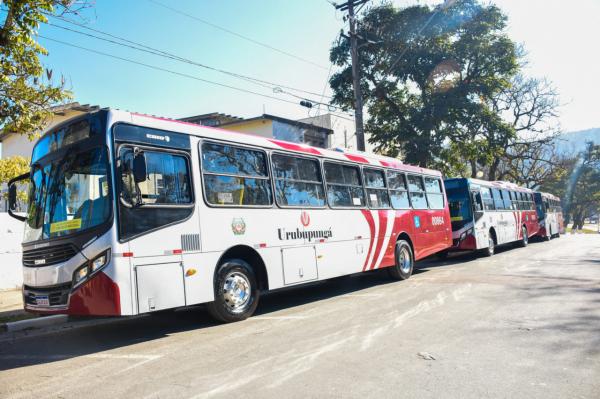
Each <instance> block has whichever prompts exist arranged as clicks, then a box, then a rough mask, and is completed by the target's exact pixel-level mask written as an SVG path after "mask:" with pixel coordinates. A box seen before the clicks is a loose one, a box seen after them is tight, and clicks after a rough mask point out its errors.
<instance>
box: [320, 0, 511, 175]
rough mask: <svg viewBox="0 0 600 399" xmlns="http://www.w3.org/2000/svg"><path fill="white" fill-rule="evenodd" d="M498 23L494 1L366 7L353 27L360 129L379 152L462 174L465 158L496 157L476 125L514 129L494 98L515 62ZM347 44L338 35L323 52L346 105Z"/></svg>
mask: <svg viewBox="0 0 600 399" xmlns="http://www.w3.org/2000/svg"><path fill="white" fill-rule="evenodd" d="M505 26H506V16H505V15H504V14H502V12H501V11H500V9H498V8H497V7H496V6H493V5H482V4H480V3H479V2H477V1H476V0H457V1H456V2H453V3H452V4H451V5H449V6H445V5H443V6H438V7H436V8H433V9H432V8H429V7H427V6H413V7H408V8H404V9H396V8H394V7H392V6H391V5H385V4H384V5H382V6H378V7H374V8H371V9H370V10H368V11H367V12H366V13H365V14H364V16H363V17H362V20H361V21H359V23H358V29H357V31H358V32H357V33H358V35H359V38H362V40H363V43H361V48H360V71H361V78H362V81H361V85H362V87H361V88H362V91H363V94H364V99H365V104H366V105H367V107H368V115H369V120H368V122H367V123H366V131H367V132H368V133H369V134H370V142H371V143H373V144H375V145H376V150H377V151H378V152H382V153H385V154H387V155H390V156H398V155H402V156H403V157H404V159H405V160H406V161H407V162H409V163H414V164H419V165H422V166H437V167H440V168H442V169H444V170H446V171H452V172H459V173H466V170H467V169H466V168H465V165H464V159H465V157H466V156H469V157H473V159H475V160H476V161H479V160H481V161H484V162H489V161H490V160H492V159H493V158H494V157H496V156H497V151H498V149H497V148H496V147H494V146H492V145H490V140H489V139H488V138H485V140H482V139H481V138H480V137H479V136H478V133H479V132H480V131H482V130H485V131H494V132H498V134H501V135H505V136H506V135H514V134H515V133H514V128H513V127H512V126H510V125H509V124H506V123H505V122H504V121H503V120H502V118H501V116H500V115H499V114H498V113H497V112H495V110H494V109H493V107H492V106H491V104H492V103H493V101H492V99H493V98H494V97H495V96H497V95H498V94H499V93H500V92H502V90H504V89H506V88H507V87H509V86H510V80H511V78H512V77H513V76H514V75H515V74H516V72H517V70H518V63H517V52H516V47H515V44H514V43H513V42H512V41H511V40H510V39H509V38H508V36H507V35H506V33H505V31H504V28H505ZM349 46H350V45H349V40H347V39H342V40H340V42H339V43H337V44H335V45H334V46H333V48H332V49H331V54H330V56H331V60H332V62H334V63H335V64H336V65H338V66H339V67H341V68H342V69H341V70H340V71H339V72H338V73H336V74H334V75H333V76H332V78H331V80H330V84H331V87H332V89H333V91H334V102H335V103H337V104H339V105H341V106H343V107H345V108H346V109H350V108H352V107H353V95H352V79H351V76H352V75H351V65H350V57H349ZM458 143H460V145H458ZM463 144H464V145H463ZM469 159H471V158H469Z"/></svg>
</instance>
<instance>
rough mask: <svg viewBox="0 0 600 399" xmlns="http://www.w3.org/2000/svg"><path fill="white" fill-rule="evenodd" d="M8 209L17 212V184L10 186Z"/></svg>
mask: <svg viewBox="0 0 600 399" xmlns="http://www.w3.org/2000/svg"><path fill="white" fill-rule="evenodd" d="M8 209H10V210H11V211H16V210H17V185H16V184H15V183H13V184H11V185H10V186H8Z"/></svg>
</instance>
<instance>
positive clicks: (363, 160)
mask: <svg viewBox="0 0 600 399" xmlns="http://www.w3.org/2000/svg"><path fill="white" fill-rule="evenodd" d="M344 155H345V156H346V158H348V159H349V160H351V161H354V162H361V163H369V160H368V159H367V158H365V157H361V156H359V155H352V154H344Z"/></svg>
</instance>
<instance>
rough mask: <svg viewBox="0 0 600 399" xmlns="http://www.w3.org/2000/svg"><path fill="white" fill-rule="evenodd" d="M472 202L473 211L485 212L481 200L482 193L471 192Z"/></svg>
mask: <svg viewBox="0 0 600 399" xmlns="http://www.w3.org/2000/svg"><path fill="white" fill-rule="evenodd" d="M471 202H472V203H473V211H474V212H481V211H483V201H482V200H481V193H479V192H477V191H471Z"/></svg>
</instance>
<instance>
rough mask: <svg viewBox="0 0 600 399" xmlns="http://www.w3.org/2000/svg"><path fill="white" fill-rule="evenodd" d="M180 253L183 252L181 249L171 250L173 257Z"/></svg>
mask: <svg viewBox="0 0 600 399" xmlns="http://www.w3.org/2000/svg"><path fill="white" fill-rule="evenodd" d="M181 253H183V251H182V250H181V249H174V250H173V255H179V254H181Z"/></svg>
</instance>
